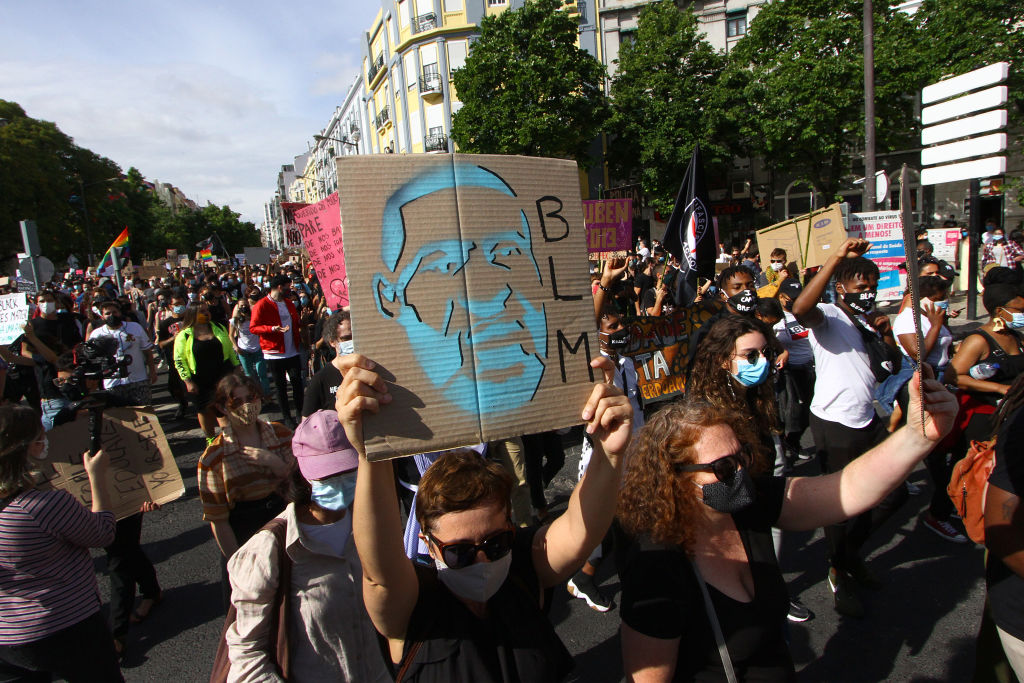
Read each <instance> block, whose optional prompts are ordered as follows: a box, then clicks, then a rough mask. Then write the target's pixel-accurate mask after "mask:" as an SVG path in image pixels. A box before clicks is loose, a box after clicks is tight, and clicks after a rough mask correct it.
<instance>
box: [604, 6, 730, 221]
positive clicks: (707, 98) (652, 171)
mask: <svg viewBox="0 0 1024 683" xmlns="http://www.w3.org/2000/svg"><path fill="white" fill-rule="evenodd" d="M724 67H725V58H724V57H723V56H722V55H721V54H720V53H718V52H716V51H715V49H714V48H712V47H711V44H710V43H708V42H707V41H706V40H704V38H703V37H702V34H701V28H700V24H699V23H698V21H697V18H696V16H694V14H693V13H692V12H691V11H689V10H680V9H679V8H677V7H676V5H675V3H674V2H673V1H672V0H661V1H660V2H656V3H652V4H650V5H647V6H646V7H644V9H643V10H642V11H641V12H640V17H639V20H638V24H637V31H636V36H635V40H634V41H633V43H632V44H630V43H626V44H624V45H623V46H622V48H621V49H620V51H619V60H618V72H617V74H616V77H615V80H614V81H613V83H612V110H613V115H612V118H611V121H610V123H609V132H610V133H611V134H612V137H611V139H610V141H609V162H610V164H611V166H612V169H613V172H614V173H615V174H616V175H617V176H618V177H623V178H636V179H638V180H639V182H640V185H641V187H642V189H643V191H644V193H645V194H646V195H647V197H648V202H649V203H650V204H651V205H652V206H654V207H655V208H656V209H658V210H659V211H661V212H662V213H663V214H665V215H668V213H670V212H671V210H672V205H673V202H674V201H675V195H676V192H677V191H678V189H679V183H680V182H681V181H682V178H683V174H684V173H685V171H686V166H687V164H688V163H689V161H690V156H691V154H692V152H693V148H694V145H695V144H696V143H698V142H699V143H700V144H701V147H702V149H703V152H704V159H705V162H706V163H709V165H714V164H715V163H716V162H722V161H724V160H725V159H726V157H727V155H728V150H727V148H726V146H725V145H724V144H722V140H721V138H720V137H719V136H717V135H716V134H715V130H714V125H713V119H712V117H711V116H709V105H710V102H711V99H712V95H713V92H714V89H715V88H716V86H717V83H718V80H719V77H720V75H721V73H722V69H723V68H724Z"/></svg>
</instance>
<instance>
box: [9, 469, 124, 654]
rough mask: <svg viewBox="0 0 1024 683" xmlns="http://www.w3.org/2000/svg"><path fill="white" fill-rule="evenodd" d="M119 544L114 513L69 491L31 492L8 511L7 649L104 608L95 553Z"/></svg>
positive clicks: (58, 629)
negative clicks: (92, 553) (92, 505)
mask: <svg viewBox="0 0 1024 683" xmlns="http://www.w3.org/2000/svg"><path fill="white" fill-rule="evenodd" d="M113 541H114V515H113V513H111V512H90V511H89V510H88V509H86V508H85V506H83V505H82V504H81V503H79V502H78V501H77V500H76V499H75V498H74V497H73V496H72V495H71V494H70V493H68V492H67V491H63V490H59V489H56V490H52V491H37V490H35V489H30V490H28V491H23V492H22V493H20V494H17V495H16V496H15V497H14V499H13V500H12V501H11V502H10V504H8V505H7V507H6V508H4V509H3V511H2V512H0V645H18V644H21V643H31V642H33V641H36V640H39V639H41V638H44V637H46V636H48V635H52V634H54V633H56V632H57V631H60V630H62V629H65V628H67V627H69V626H74V625H75V624H77V623H78V622H80V621H82V620H83V619H85V618H87V617H90V616H92V615H93V614H95V613H96V612H97V611H98V610H99V608H100V595H99V590H98V587H97V585H96V574H95V572H94V570H93V565H92V557H91V556H90V555H89V550H88V549H89V548H102V547H104V546H107V545H110V544H111V543H113Z"/></svg>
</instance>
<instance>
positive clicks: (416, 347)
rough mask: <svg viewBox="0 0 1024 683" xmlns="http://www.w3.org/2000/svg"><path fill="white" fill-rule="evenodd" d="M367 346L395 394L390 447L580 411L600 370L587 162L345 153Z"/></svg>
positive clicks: (368, 424)
mask: <svg viewBox="0 0 1024 683" xmlns="http://www.w3.org/2000/svg"><path fill="white" fill-rule="evenodd" d="M337 165H338V186H339V188H341V189H340V190H339V193H340V199H341V224H342V226H343V231H344V241H345V252H346V265H347V269H348V277H349V298H350V301H351V312H352V331H353V337H354V339H355V348H356V350H357V351H359V352H360V353H363V354H365V355H367V356H369V357H371V358H373V359H374V360H375V361H376V362H378V363H379V364H380V365H381V366H382V367H383V370H382V372H383V373H384V376H385V380H386V381H388V382H390V388H391V394H392V396H393V397H394V401H393V402H392V403H391V404H389V405H387V406H385V407H384V408H383V409H382V410H381V411H380V414H379V415H375V416H368V417H367V418H366V420H365V425H364V429H365V436H366V446H367V454H368V456H369V457H370V458H371V459H384V458H389V457H395V456H399V455H407V454H410V453H422V452H426V451H437V450H442V449H446V448H453V447H457V446H464V445H469V444H475V443H479V442H483V441H491V440H495V439H501V438H506V437H510V436H515V435H520V434H532V433H535V432H540V431H545V430H549V429H553V428H558V427H566V426H569V425H573V424H578V423H579V422H580V421H581V420H580V413H581V412H582V409H583V405H584V403H585V402H586V398H587V396H588V395H589V393H590V391H591V385H592V382H593V381H595V380H598V381H600V379H601V376H600V373H598V372H595V371H594V370H593V369H592V368H591V367H590V361H591V360H592V359H593V358H596V357H597V356H598V354H599V352H600V351H599V344H598V339H597V334H596V332H595V324H594V306H593V300H592V299H591V295H590V280H589V269H588V262H587V248H586V237H585V235H586V233H585V228H584V224H583V212H582V203H581V200H580V187H579V174H578V172H577V168H576V164H575V162H571V161H565V160H558V159H539V158H528V157H512V156H491V155H482V154H454V155H451V154H448V155H433V154H425V155H409V156H404V155H401V156H400V155H376V156H349V157H341V158H339V159H337Z"/></svg>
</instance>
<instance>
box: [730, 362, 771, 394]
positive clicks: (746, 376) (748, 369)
mask: <svg viewBox="0 0 1024 683" xmlns="http://www.w3.org/2000/svg"><path fill="white" fill-rule="evenodd" d="M733 377H734V378H735V379H736V381H737V382H739V383H740V384H742V385H743V386H745V387H753V386H757V385H758V384H761V383H762V382H764V380H765V378H766V377H768V359H766V358H765V357H764V356H761V357H760V358H758V359H757V362H756V363H754V364H753V365H751V364H750V361H748V360H747V359H746V358H741V359H740V360H739V361H738V362H737V363H736V373H735V374H734V375H733Z"/></svg>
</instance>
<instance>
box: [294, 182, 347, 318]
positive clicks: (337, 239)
mask: <svg viewBox="0 0 1024 683" xmlns="http://www.w3.org/2000/svg"><path fill="white" fill-rule="evenodd" d="M295 222H296V224H297V225H298V226H299V230H301V231H302V243H303V244H304V245H306V249H308V250H309V258H310V259H311V260H312V261H313V267H314V268H316V276H317V278H318V279H319V280H320V286H321V287H323V290H324V296H325V297H327V306H328V307H330V309H331V310H337V309H339V308H341V307H342V306H348V280H347V279H346V277H345V241H344V240H343V239H342V235H341V211H340V210H339V208H338V193H337V192H335V193H334V194H332V195H330V196H329V197H327V198H326V199H324V200H323V201H319V202H317V203H316V204H310V205H309V206H307V207H306V208H304V209H299V210H298V211H296V212H295Z"/></svg>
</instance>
